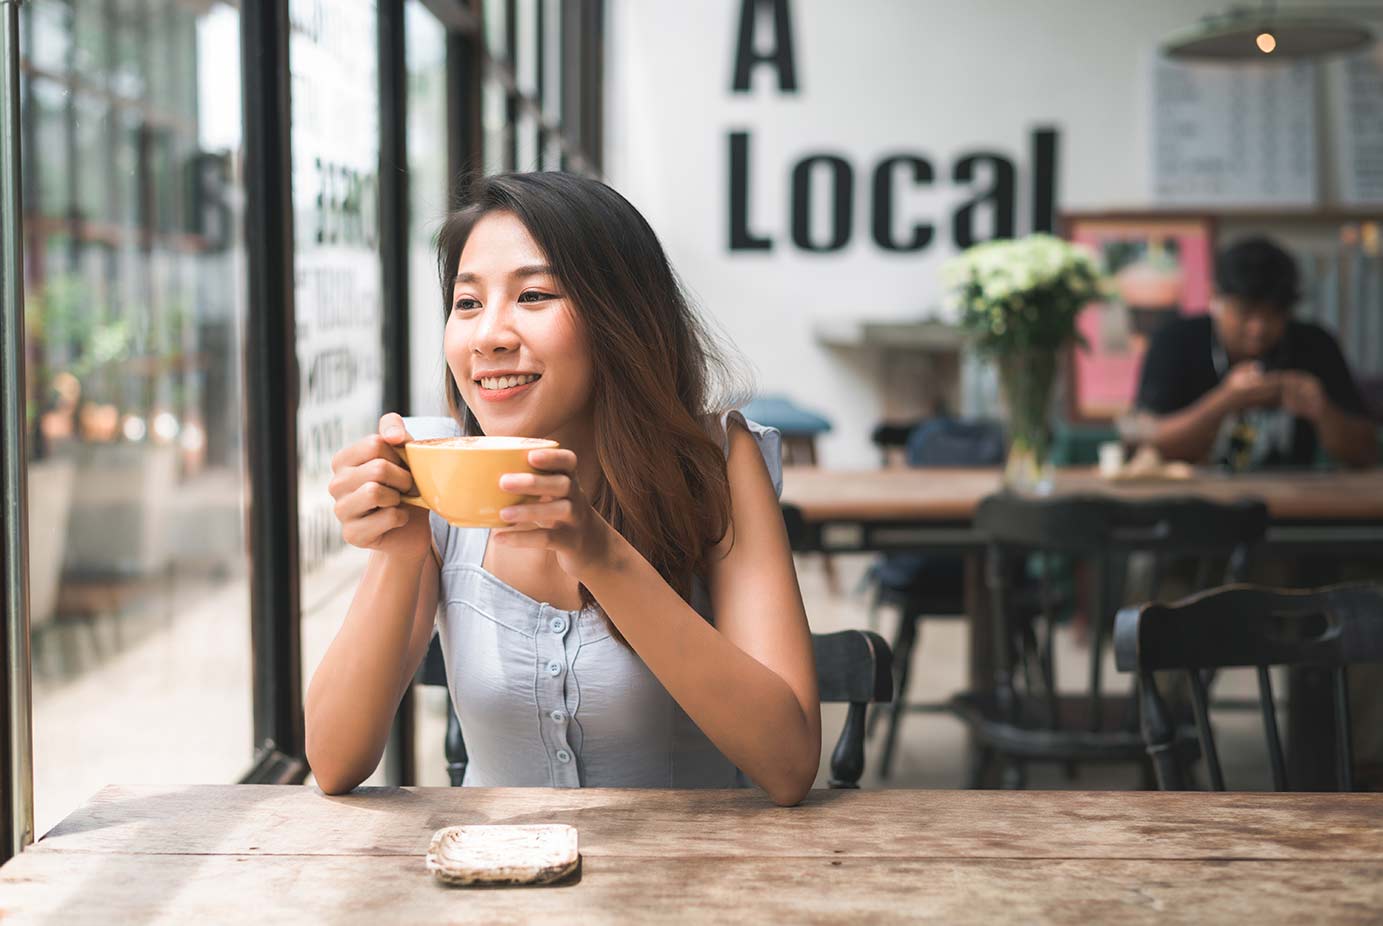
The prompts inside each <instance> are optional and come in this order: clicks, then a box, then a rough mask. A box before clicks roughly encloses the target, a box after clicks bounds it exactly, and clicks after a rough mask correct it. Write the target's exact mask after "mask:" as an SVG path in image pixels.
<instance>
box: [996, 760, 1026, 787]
mask: <svg viewBox="0 0 1383 926" xmlns="http://www.w3.org/2000/svg"><path fill="white" fill-rule="evenodd" d="M1027 786H1028V766H1027V763H1026V762H1023V761H1022V760H1021V759H1009V760H1008V761H1007V762H1005V763H1004V773H1003V776H1002V779H1001V784H1000V787H1002V788H1003V789H1004V790H1005V791H1022V790H1024V789H1025V788H1027Z"/></svg>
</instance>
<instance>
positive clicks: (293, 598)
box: [240, 0, 307, 783]
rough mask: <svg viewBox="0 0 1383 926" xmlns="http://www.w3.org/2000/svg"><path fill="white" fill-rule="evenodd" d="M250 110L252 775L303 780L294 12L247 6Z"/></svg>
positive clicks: (260, 1)
mask: <svg viewBox="0 0 1383 926" xmlns="http://www.w3.org/2000/svg"><path fill="white" fill-rule="evenodd" d="M240 16H241V20H240V47H241V80H242V93H243V99H244V113H245V117H244V118H245V125H244V129H245V135H244V137H245V213H246V215H245V244H246V257H247V267H248V275H249V281H248V282H249V287H248V290H249V305H248V310H247V313H246V325H245V329H246V345H245V358H244V359H245V367H246V376H245V389H246V395H245V409H246V413H245V420H246V422H247V427H246V452H247V456H248V461H247V462H248V469H249V474H250V518H249V522H250V532H249V541H250V553H251V563H252V565H251V572H250V625H251V645H252V650H253V657H254V662H253V684H254V738H255V747H256V750H257V758H256V762H255V765H254V767H253V768H252V769H251V770H250V771H249V772H248V773H247V774H246V775H245V777H244V778H243V779H242V780H243V781H248V782H285V783H286V782H294V781H298V782H300V781H302V779H303V778H304V777H305V776H306V774H307V762H306V757H305V741H304V735H303V713H302V647H301V633H300V625H301V616H302V611H301V606H300V585H299V580H300V576H299V565H298V556H299V547H298V458H297V417H298V361H297V344H296V340H295V335H294V301H293V197H292V180H291V177H292V157H291V147H290V141H291V137H290V131H291V129H290V126H291V112H290V103H289V100H290V98H289V83H290V80H289V69H288V40H289V26H288V8H287V4H285V3H281V2H278V0H244V2H242V3H241V6H240Z"/></svg>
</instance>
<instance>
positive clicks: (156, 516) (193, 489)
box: [20, 0, 253, 833]
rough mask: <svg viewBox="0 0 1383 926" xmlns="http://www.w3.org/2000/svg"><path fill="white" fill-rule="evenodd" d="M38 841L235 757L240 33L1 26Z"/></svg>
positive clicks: (240, 762) (168, 23)
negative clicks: (12, 92) (17, 116)
mask: <svg viewBox="0 0 1383 926" xmlns="http://www.w3.org/2000/svg"><path fill="white" fill-rule="evenodd" d="M20 14H21V21H22V29H21V45H22V51H23V60H22V62H21V69H22V76H23V89H22V102H23V116H22V118H23V127H24V130H23V144H24V147H25V152H24V170H25V176H24V194H25V195H24V229H25V240H24V247H25V258H26V273H25V292H26V296H27V306H26V313H25V314H26V332H25V336H26V345H27V357H28V363H27V377H28V382H27V393H28V410H29V416H28V419H29V453H30V459H29V464H28V479H29V559H30V611H31V623H32V641H33V657H34V665H33V691H34V718H33V724H34V772H35V774H34V778H35V812H36V818H35V823H36V827H37V831H38V832H39V833H42V832H44V831H46V830H47V829H48V828H49V827H51V826H52V825H53V824H54V823H55V822H56V821H58V820H59V819H61V818H62V817H63V816H64V815H66V814H67V813H68V812H69V811H71V810H72V809H73V808H74V807H76V806H77V805H78V804H79V803H80V802H82V801H84V800H86V799H87V798H88V797H90V795H91V794H92V793H93V792H94V791H96V790H97V789H98V788H99V787H101V786H102V785H105V784H107V783H109V782H112V781H141V782H180V781H233V780H235V779H236V778H237V777H239V776H240V775H241V774H242V773H243V772H244V771H245V770H246V768H248V767H249V765H250V764H251V761H252V760H253V741H252V731H251V726H252V719H251V704H252V701H251V687H250V685H251V682H250V632H249V620H248V614H249V601H248V597H249V595H248V569H247V563H248V560H247V552H246V546H245V536H244V531H243V528H242V525H243V523H244V520H245V499H244V497H243V487H244V485H245V481H246V479H245V467H244V459H243V438H244V423H243V415H242V391H243V390H242V383H241V372H240V371H241V358H242V356H243V344H242V342H241V324H242V321H243V317H244V313H245V306H246V297H245V286H244V279H243V274H242V272H241V270H240V266H241V264H242V263H243V255H244V250H243V238H242V228H241V221H242V219H241V214H240V206H239V203H240V191H241V178H240V177H239V176H238V175H237V170H238V169H239V164H240V163H241V159H240V146H241V137H240V126H241V111H240V79H239V60H240V59H239V14H238V12H237V10H236V8H235V7H234V6H233V5H231V4H228V3H219V2H208V3H202V4H197V5H195V6H189V5H188V4H185V3H180V2H175V0H145V2H142V3H139V4H134V3H129V2H117V3H106V4H92V3H53V2H49V3H31V4H25V5H24V6H23V7H21V9H20Z"/></svg>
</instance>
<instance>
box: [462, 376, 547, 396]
mask: <svg viewBox="0 0 1383 926" xmlns="http://www.w3.org/2000/svg"><path fill="white" fill-rule="evenodd" d="M540 379H542V374H541V373H524V374H519V375H514V376H484V377H481V378H480V379H478V380H476V381H475V382H476V385H478V386H479V387H480V388H481V389H482V390H484V391H486V392H503V391H504V390H506V389H516V388H518V387H519V386H527V385H529V384H531V383H536V382H537V381H538V380H540Z"/></svg>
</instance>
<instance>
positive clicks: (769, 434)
mask: <svg viewBox="0 0 1383 926" xmlns="http://www.w3.org/2000/svg"><path fill="white" fill-rule="evenodd" d="M708 419H709V421H710V422H711V423H712V424H711V427H712V430H713V433H714V434H715V436H716V438H717V439H718V440H719V441H720V446H721V449H722V450H724V452H725V458H726V460H727V461H728V460H730V458H731V454H732V452H733V446H734V443H735V441H734V440H733V438H732V435H733V434H734V433H735V432H736V431H740V432H743V433H746V434H748V436H749V438H751V439H752V440H753V443H754V445H755V447H756V448H757V449H758V452H759V456H760V457H762V458H763V461H764V466H765V467H766V468H767V469H768V475H769V478H771V479H772V480H773V492H774V494H775V495H778V496H781V495H782V494H783V438H782V434H781V433H780V432H779V431H778V429H777V428H771V427H768V426H766V425H762V424H759V423H758V422H757V421H754V420H753V419H751V418H746V417H745V415H744V413H743V412H741V411H740V410H739V409H737V408H736V409H729V410H727V411H723V412H720V413H719V414H716V415H711V416H708ZM746 446H747V443H746Z"/></svg>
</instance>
